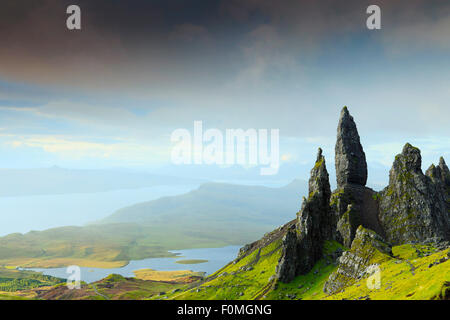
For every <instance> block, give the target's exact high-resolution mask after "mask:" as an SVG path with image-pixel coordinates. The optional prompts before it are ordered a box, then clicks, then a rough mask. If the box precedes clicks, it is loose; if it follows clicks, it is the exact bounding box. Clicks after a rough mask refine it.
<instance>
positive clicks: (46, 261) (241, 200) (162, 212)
mask: <svg viewBox="0 0 450 320" xmlns="http://www.w3.org/2000/svg"><path fill="white" fill-rule="evenodd" d="M306 188H307V184H306V182H305V181H302V180H295V181H293V182H292V183H290V184H289V185H287V186H284V187H281V188H269V187H261V186H242V185H231V184H222V183H206V184H203V185H201V186H200V187H199V188H198V189H196V190H193V191H191V192H188V193H186V194H183V195H178V196H171V197H164V198H160V199H157V200H153V201H149V202H144V203H140V204H136V205H134V206H131V207H127V208H123V209H121V210H119V211H117V212H116V213H114V214H113V215H111V216H110V217H108V218H106V219H104V220H102V221H100V222H97V223H95V224H90V225H88V226H85V227H60V228H53V229H48V230H45V231H32V232H28V233H26V234H18V233H16V234H10V235H8V236H5V237H1V238H0V264H4V265H12V266H27V267H55V266H65V265H70V264H77V265H80V266H90V267H94V266H101V267H112V266H114V267H117V266H120V265H124V264H126V263H127V261H129V260H135V259H144V258H148V257H162V256H167V255H169V253H168V252H167V250H170V249H188V248H208V247H220V246H226V245H241V244H244V243H249V242H251V241H254V240H256V239H258V238H259V237H261V236H262V235H263V234H264V233H266V232H268V231H270V230H272V229H273V228H274V227H276V226H279V225H281V224H282V223H283V221H285V220H286V218H287V217H292V215H295V213H296V212H297V211H298V210H299V207H300V202H301V198H302V196H303V195H305V192H306Z"/></svg>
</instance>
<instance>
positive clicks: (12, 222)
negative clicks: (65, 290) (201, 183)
mask: <svg viewBox="0 0 450 320" xmlns="http://www.w3.org/2000/svg"><path fill="white" fill-rule="evenodd" d="M197 187H198V185H170V186H155V187H148V188H140V189H126V190H114V191H107V192H96V193H74V194H57V195H36V196H16V197H0V236H3V235H7V234H9V233H14V232H20V233H25V232H28V231H31V230H37V231H38V230H45V229H49V228H55V227H61V226H68V225H70V226H82V225H84V224H86V223H88V222H93V221H95V220H99V219H102V218H105V217H106V216H108V215H110V214H112V213H113V212H114V211H116V210H118V209H121V208H123V207H125V206H130V205H134V204H136V203H139V202H144V201H150V200H154V199H157V198H160V197H163V196H173V195H179V194H182V193H186V192H189V191H190V190H193V189H195V188H197Z"/></svg>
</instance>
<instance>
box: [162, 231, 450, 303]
mask: <svg viewBox="0 0 450 320" xmlns="http://www.w3.org/2000/svg"><path fill="white" fill-rule="evenodd" d="M337 248H342V249H345V248H343V247H342V246H341V245H340V244H339V243H337V242H326V243H325V252H324V257H323V258H322V259H321V260H319V261H318V262H317V264H316V265H315V266H314V268H313V269H312V270H311V271H310V272H309V273H307V274H305V275H301V276H298V277H296V278H295V279H294V280H293V281H292V282H290V283H276V282H275V281H274V280H273V277H272V276H273V275H274V274H275V268H276V265H277V262H278V258H279V256H280V253H281V249H280V240H279V239H278V240H276V241H274V242H272V243H270V244H269V245H267V246H266V247H263V248H261V249H256V250H254V251H253V252H252V253H250V254H249V255H247V256H246V257H245V258H242V259H236V260H235V261H233V262H231V263H230V264H228V265H227V266H225V267H224V268H222V269H221V270H219V271H217V272H216V273H215V274H213V275H211V276H210V277H208V278H207V279H206V281H205V282H202V283H199V284H198V285H197V286H195V287H194V288H191V289H189V290H186V291H182V292H177V293H174V294H170V295H168V296H167V297H166V298H168V299H192V300H202V299H233V300H237V299H244V300H252V299H269V300H298V299H302V300H343V299H345V300H362V299H373V300H408V299H416V300H429V299H449V298H450V259H449V256H450V249H445V250H441V251H438V250H437V249H436V248H433V247H432V246H425V245H412V244H407V245H402V246H397V247H394V248H393V250H392V251H393V256H388V255H385V254H383V253H381V252H375V254H374V255H372V257H371V261H370V263H378V265H379V267H380V271H381V273H380V275H381V277H380V279H381V286H380V288H379V289H376V288H373V286H372V287H369V286H368V284H367V280H368V278H367V276H365V277H363V278H362V279H359V280H357V281H354V282H351V283H348V286H346V287H345V288H344V289H343V290H342V291H340V292H338V293H335V294H332V295H327V294H326V293H324V291H323V287H324V284H325V282H326V281H327V280H328V279H329V277H330V276H331V275H332V274H333V273H334V272H336V270H337V269H338V263H337V262H336V261H332V260H331V259H330V254H331V253H332V252H335V251H336V249H337ZM249 267H250V268H249ZM155 298H159V297H155Z"/></svg>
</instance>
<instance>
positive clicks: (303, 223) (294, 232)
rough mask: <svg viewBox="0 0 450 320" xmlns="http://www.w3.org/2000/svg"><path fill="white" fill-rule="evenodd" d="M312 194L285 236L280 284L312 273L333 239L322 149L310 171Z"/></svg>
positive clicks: (279, 277)
mask: <svg viewBox="0 0 450 320" xmlns="http://www.w3.org/2000/svg"><path fill="white" fill-rule="evenodd" d="M308 191H309V195H308V198H307V199H306V198H304V199H303V204H302V208H301V210H300V212H299V213H298V214H297V222H296V225H295V226H293V227H292V228H291V229H289V231H288V232H287V233H286V235H285V237H284V238H283V243H282V255H281V258H280V261H279V263H278V266H277V269H276V273H277V278H278V280H279V281H281V282H289V281H291V280H292V279H294V277H295V276H297V275H299V274H304V273H306V272H308V271H310V270H311V268H312V267H313V266H314V264H315V263H316V262H317V261H318V260H319V259H320V258H321V257H322V249H323V243H324V241H325V240H330V239H331V236H332V234H333V224H332V223H331V216H330V196H331V189H330V182H329V178H328V171H327V168H326V166H325V158H324V157H323V155H322V149H320V148H319V150H318V153H317V159H316V163H315V164H314V167H313V168H312V169H311V177H310V179H309V190H308Z"/></svg>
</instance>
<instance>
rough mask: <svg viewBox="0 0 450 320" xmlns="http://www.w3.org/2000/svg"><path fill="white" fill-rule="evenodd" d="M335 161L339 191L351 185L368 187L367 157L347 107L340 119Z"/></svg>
mask: <svg viewBox="0 0 450 320" xmlns="http://www.w3.org/2000/svg"><path fill="white" fill-rule="evenodd" d="M335 161H336V180H337V186H338V189H340V188H342V187H343V186H344V185H346V184H349V183H353V184H357V185H361V186H365V185H366V182H367V163H366V155H365V153H364V150H363V148H362V146H361V142H360V140H359V134H358V130H357V129H356V124H355V121H353V117H352V116H351V115H350V113H349V112H348V109H347V107H344V108H343V109H342V111H341V116H340V118H339V125H338V129H337V141H336V147H335Z"/></svg>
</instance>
